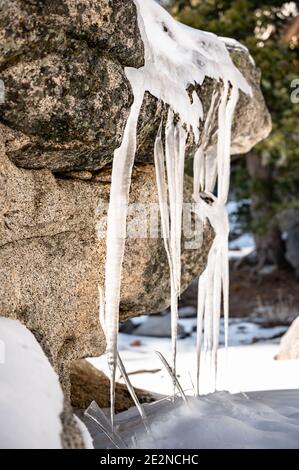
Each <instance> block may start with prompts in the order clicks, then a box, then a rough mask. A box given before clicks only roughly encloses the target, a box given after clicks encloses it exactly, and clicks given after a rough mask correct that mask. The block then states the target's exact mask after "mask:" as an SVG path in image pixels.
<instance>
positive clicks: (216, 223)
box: [194, 82, 238, 394]
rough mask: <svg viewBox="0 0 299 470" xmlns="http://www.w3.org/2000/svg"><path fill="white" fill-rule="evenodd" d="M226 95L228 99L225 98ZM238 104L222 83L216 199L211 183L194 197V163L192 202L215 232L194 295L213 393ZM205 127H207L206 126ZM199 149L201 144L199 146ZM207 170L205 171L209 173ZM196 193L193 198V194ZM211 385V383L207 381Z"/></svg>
mask: <svg viewBox="0 0 299 470" xmlns="http://www.w3.org/2000/svg"><path fill="white" fill-rule="evenodd" d="M229 92H231V95H230V96H229ZM237 100H238V90H237V89H235V88H232V89H231V90H230V86H229V83H228V82H225V83H224V89H223V92H222V96H221V100H220V104H219V108H218V142H217V154H216V167H215V170H216V171H217V180H218V195H217V197H215V196H214V195H213V194H212V193H211V192H210V191H212V190H213V187H212V186H210V185H211V183H212V181H213V179H211V178H210V183H208V185H207V182H205V191H206V194H207V196H208V197H209V198H210V202H207V199H203V198H202V197H200V194H199V193H198V187H199V178H200V175H202V173H206V171H204V170H203V169H200V168H199V165H206V164H207V163H208V162H207V160H206V159H204V158H203V157H202V156H201V158H200V159H199V158H198V156H197V161H195V162H194V166H195V172H194V174H195V176H196V180H195V181H194V198H195V200H196V201H197V202H198V215H200V216H201V217H202V218H203V219H205V218H207V219H208V220H209V222H210V223H211V225H212V227H213V229H214V231H215V239H214V241H213V244H212V248H211V250H210V253H209V257H208V265H207V267H206V270H205V272H204V274H203V279H204V282H203V280H201V279H200V280H199V292H198V322H197V323H198V327H200V325H202V321H203V318H204V350H205V356H206V358H207V359H208V363H209V364H210V371H213V376H211V374H210V378H211V380H213V389H214V390H215V388H216V386H217V382H216V381H217V351H218V344H219V322H220V311H221V303H222V302H221V297H223V310H224V318H225V344H226V347H227V343H228V308H229V307H228V290H229V269H228V248H227V246H228V233H229V224H228V216H227V212H226V208H225V204H226V202H227V197H228V191H229V174H230V140H231V127H232V118H233V113H234V109H235V106H236V103H237ZM206 124H207V125H208V123H206ZM202 145H203V142H202ZM210 172H211V170H210V171H209V173H210ZM196 193H197V194H196ZM201 343H202V339H201V333H200V332H198V334H197V394H199V375H200V374H199V370H200V355H201ZM211 383H212V381H211Z"/></svg>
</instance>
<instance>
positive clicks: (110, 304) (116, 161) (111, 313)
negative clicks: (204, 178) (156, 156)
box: [105, 87, 143, 430]
mask: <svg viewBox="0 0 299 470" xmlns="http://www.w3.org/2000/svg"><path fill="white" fill-rule="evenodd" d="M136 88H137V90H133V91H134V103H133V105H132V107H131V111H130V115H129V118H128V120H127V123H126V127H125V131H124V136H123V140H122V144H121V146H120V147H119V148H118V149H117V150H116V151H115V152H114V157H113V169H112V181H111V190H110V204H109V210H108V220H107V241H106V243H107V253H106V267H105V332H106V341H107V354H108V365H109V369H110V379H111V386H110V401H111V426H112V430H113V429H114V410H115V374H116V366H117V337H118V326H119V302H120V287H121V273H122V263H123V257H124V251H125V241H126V219H127V207H128V200H129V191H130V185H131V175H132V168H133V164H134V158H135V152H136V131H137V121H138V116H139V112H140V109H141V105H142V100H143V93H142V92H140V91H139V90H138V87H136Z"/></svg>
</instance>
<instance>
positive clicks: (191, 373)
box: [89, 318, 299, 395]
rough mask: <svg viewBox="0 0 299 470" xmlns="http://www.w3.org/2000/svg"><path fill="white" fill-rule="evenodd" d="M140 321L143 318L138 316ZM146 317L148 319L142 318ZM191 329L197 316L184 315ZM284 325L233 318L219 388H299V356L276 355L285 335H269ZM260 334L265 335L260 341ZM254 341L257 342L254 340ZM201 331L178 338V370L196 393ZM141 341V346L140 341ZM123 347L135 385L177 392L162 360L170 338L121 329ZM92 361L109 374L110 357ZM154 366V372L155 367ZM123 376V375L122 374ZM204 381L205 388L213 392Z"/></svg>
mask: <svg viewBox="0 0 299 470" xmlns="http://www.w3.org/2000/svg"><path fill="white" fill-rule="evenodd" d="M135 321H137V319H136V320H135ZM142 321H146V319H145V320H144V319H143V318H142ZM180 323H182V324H184V326H185V328H186V330H189V331H190V330H192V327H193V326H194V323H195V319H184V320H180ZM284 330H285V328H284V327H274V328H264V327H260V326H259V325H258V324H254V323H250V322H247V321H243V320H242V321H237V320H235V319H232V320H231V323H230V344H231V346H230V347H229V349H228V357H227V360H226V352H225V349H224V348H223V347H222V348H221V347H220V349H219V374H218V382H217V389H218V390H228V391H230V392H232V393H237V392H246V391H258V390H289V389H298V390H299V361H296V360H294V361H276V360H275V355H276V354H277V352H278V350H279V339H275V340H267V338H271V337H273V336H276V335H277V334H278V333H279V332H283V331H284ZM258 338H264V340H262V341H259V342H255V341H256V339H258ZM252 340H253V341H254V343H253V344H250V343H251V342H252ZM195 341H196V339H195V333H194V332H193V333H191V335H190V336H189V337H187V338H185V339H181V340H179V342H178V366H177V371H178V376H179V379H180V381H181V384H182V386H183V388H184V389H185V390H187V391H188V392H189V393H190V394H192V393H193V391H192V381H193V383H194V379H195V368H196V353H195ZM135 344H137V345H138V344H140V346H135ZM119 351H120V355H121V357H122V359H123V361H124V364H125V366H126V369H127V372H128V373H129V374H130V378H131V381H132V383H133V385H134V386H136V387H140V388H144V389H146V390H150V391H152V392H155V393H157V392H158V393H160V394H166V395H168V394H171V393H172V383H171V380H170V378H169V376H168V374H167V373H166V372H165V370H164V368H163V366H162V364H161V361H160V360H159V358H158V356H157V355H156V354H155V351H159V352H161V353H162V354H164V355H165V357H166V358H167V359H169V358H170V357H171V345H170V340H169V339H168V338H152V337H144V336H143V337H140V336H134V335H126V334H122V333H121V334H120V335H119ZM89 361H90V362H91V363H92V364H93V365H94V366H95V367H97V368H99V369H101V370H104V371H105V372H106V373H107V374H108V367H107V358H106V357H105V356H101V357H99V358H92V359H89ZM157 369H160V371H159V372H156V371H157ZM153 371H154V372H153ZM118 379H120V376H119V377H118ZM208 391H209V390H206V389H205V387H202V392H203V393H204V392H208Z"/></svg>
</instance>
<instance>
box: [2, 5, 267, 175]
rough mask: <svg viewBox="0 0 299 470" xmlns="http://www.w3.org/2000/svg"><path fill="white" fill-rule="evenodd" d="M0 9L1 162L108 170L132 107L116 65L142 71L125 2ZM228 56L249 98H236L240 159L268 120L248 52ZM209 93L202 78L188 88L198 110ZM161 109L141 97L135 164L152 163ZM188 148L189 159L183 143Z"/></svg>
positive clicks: (235, 145) (235, 144)
mask: <svg viewBox="0 0 299 470" xmlns="http://www.w3.org/2000/svg"><path fill="white" fill-rule="evenodd" d="M0 8H1V10H0V29H1V32H0V34H1V37H2V41H1V43H0V66H1V69H0V70H1V72H0V78H1V79H2V80H3V82H4V85H5V93H6V100H5V103H4V105H2V106H1V107H0V119H1V121H2V122H3V123H5V125H6V126H7V130H6V134H5V142H6V147H7V154H8V156H9V158H10V159H11V160H12V161H13V162H14V163H16V165H18V166H21V167H23V168H30V169H32V168H35V169H37V168H48V169H50V170H53V171H55V172H65V171H71V170H83V169H84V170H90V171H97V170H99V169H100V168H103V167H104V166H105V165H106V164H107V163H111V162H112V159H113V151H114V150H115V148H117V147H118V146H119V145H120V143H121V140H122V133H123V130H124V126H125V123H126V121H127V118H128V113H129V109H130V106H131V104H132V101H133V95H132V91H131V88H130V84H129V82H128V80H127V78H126V75H125V71H124V68H125V67H126V66H129V67H130V66H133V67H140V66H142V65H143V43H142V40H141V37H140V33H139V30H138V25H137V19H136V11H135V5H134V3H133V0H125V1H124V0H113V1H109V0H101V1H100V2H99V1H98V0H59V1H57V0H54V1H50V0H47V1H45V2H42V3H41V2H40V1H38V0H36V1H35V0H33V1H30V2H23V1H20V0H6V1H2V2H1V7H0ZM231 50H232V56H233V58H234V60H235V62H236V64H237V65H238V66H239V68H240V69H241V70H242V72H243V73H244V75H245V77H246V78H247V80H248V82H249V83H250V85H251V86H252V89H253V92H254V98H253V99H249V98H248V97H245V95H243V94H242V95H241V99H240V102H239V105H238V109H237V113H236V118H235V123H234V126H233V138H232V151H233V153H242V152H246V151H248V150H249V149H250V148H251V147H252V146H253V145H254V144H255V143H257V142H258V141H260V140H261V139H262V138H264V137H266V135H267V134H268V133H269V130H270V118H269V114H268V112H267V110H266V107H265V104H264V100H263V97H262V94H261V91H260V88H259V76H258V72H257V71H256V68H255V66H254V65H253V63H252V62H251V60H250V57H249V55H248V54H247V53H246V52H244V51H243V50H241V51H240V50H238V49H235V48H232V49H231ZM216 86H217V85H216V83H215V82H213V81H211V80H206V81H205V83H204V86H203V87H202V88H201V89H198V93H199V95H200V97H201V99H202V102H203V105H204V111H205V113H207V111H208V107H209V103H210V97H211V94H212V92H213V90H214V89H215V87H216ZM164 108H165V107H164ZM163 112H164V113H166V109H164V110H163V105H162V104H161V103H159V102H158V101H157V100H156V99H155V98H153V97H152V96H151V95H149V94H147V95H146V98H145V100H144V105H143V109H142V112H141V116H140V120H139V126H138V128H139V131H138V151H137V157H136V159H137V161H142V162H152V160H153V157H152V155H153V153H152V149H153V136H154V135H155V134H156V132H157V129H158V126H159V123H160V119H161V114H162V115H163ZM215 124H216V120H215ZM189 141H190V142H189V152H190V154H191V155H192V154H193V152H194V150H195V149H194V145H192V136H190V139H189Z"/></svg>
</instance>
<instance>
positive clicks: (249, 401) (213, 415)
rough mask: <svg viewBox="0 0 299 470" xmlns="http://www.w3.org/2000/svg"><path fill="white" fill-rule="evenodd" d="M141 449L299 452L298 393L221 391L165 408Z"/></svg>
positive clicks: (139, 445)
mask: <svg viewBox="0 0 299 470" xmlns="http://www.w3.org/2000/svg"><path fill="white" fill-rule="evenodd" d="M164 408H165V409H164V411H163V408H162V409H161V410H159V413H156V417H155V420H154V421H153V423H152V425H151V429H152V437H150V436H148V435H146V434H144V435H143V437H141V439H138V447H140V448H145V449H149V448H159V449H278V448H280V449H299V391H297V390H295V391H294V390H293V391H276V392H254V393H249V394H248V395H245V394H243V395H241V394H239V395H230V394H229V393H227V392H217V393H214V394H212V395H207V396H204V397H201V398H200V399H196V398H194V399H191V401H190V407H189V408H188V407H187V406H186V405H183V404H181V403H180V404H179V405H172V404H168V405H164Z"/></svg>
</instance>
